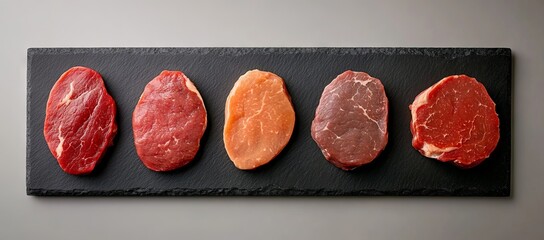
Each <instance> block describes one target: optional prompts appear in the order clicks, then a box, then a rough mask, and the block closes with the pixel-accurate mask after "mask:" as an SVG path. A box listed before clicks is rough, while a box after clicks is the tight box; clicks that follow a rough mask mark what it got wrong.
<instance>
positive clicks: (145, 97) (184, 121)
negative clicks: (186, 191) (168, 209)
mask: <svg viewBox="0 0 544 240" xmlns="http://www.w3.org/2000/svg"><path fill="white" fill-rule="evenodd" d="M206 125H207V115H206V108H205V106H204V102H203V101H202V97H201V96H200V93H199V92H198V90H197V89H196V87H195V85H193V83H192V82H191V80H189V78H187V77H186V76H185V75H184V74H183V73H182V72H179V71H163V72H162V73H161V74H160V75H159V76H157V77H155V78H154V79H153V80H151V81H150V82H149V83H148V84H147V85H146V86H145V89H144V92H143V93H142V95H141V97H140V100H139V101H138V104H137V105H136V108H135V109H134V113H133V115H132V128H133V132H134V145H135V146H136V152H137V153H138V156H139V157H140V159H141V160H142V162H143V164H144V165H145V166H146V167H147V168H149V169H151V170H153V171H170V170H174V169H177V168H180V167H182V166H184V165H186V164H188V163H189V162H191V161H192V160H193V159H194V158H195V155H196V153H197V152H198V149H199V147H200V139H201V138H202V135H204V131H205V130H206Z"/></svg>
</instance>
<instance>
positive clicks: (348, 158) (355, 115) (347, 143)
mask: <svg viewBox="0 0 544 240" xmlns="http://www.w3.org/2000/svg"><path fill="white" fill-rule="evenodd" d="M388 112H389V107H388V100H387V96H386V95H385V89H384V87H383V85H382V83H381V82H380V80H379V79H377V78H373V77H371V76H370V75H368V74H367V73H364V72H353V71H346V72H344V73H342V74H340V75H338V77H336V78H335V79H334V80H333V81H332V82H331V83H330V84H329V85H327V86H326V87H325V90H324V91H323V94H322V95H321V100H320V101H319V106H318V107H317V110H316V113H315V118H314V120H313V122H312V137H313V139H314V140H315V142H316V143H317V145H318V146H319V147H320V148H321V151H322V152H323V155H324V156H325V158H326V159H327V160H328V161H329V162H331V163H332V164H334V165H335V166H337V167H339V168H341V169H343V170H351V169H354V168H357V167H359V166H361V165H364V164H367V163H370V162H371V161H372V160H374V159H375V158H376V157H377V156H378V155H379V154H380V152H381V151H382V150H383V149H384V148H385V145H387V136H388V132H387V116H388Z"/></svg>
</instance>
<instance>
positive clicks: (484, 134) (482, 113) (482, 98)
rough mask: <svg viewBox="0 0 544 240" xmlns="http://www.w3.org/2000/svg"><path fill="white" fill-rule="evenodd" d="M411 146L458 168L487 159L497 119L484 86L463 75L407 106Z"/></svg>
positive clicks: (442, 82)
mask: <svg viewBox="0 0 544 240" xmlns="http://www.w3.org/2000/svg"><path fill="white" fill-rule="evenodd" d="M410 110H411V112H412V121H411V124H410V129H411V131H412V134H413V138H412V145H413V146H414V148H415V149H417V150H418V151H419V152H420V153H421V154H423V155H424V156H426V157H429V158H436V159H437V160H439V161H442V162H452V163H453V164H455V165H457V166H458V167H461V168H471V167H475V166H476V165H478V164H480V163H481V162H482V161H483V160H485V159H486V158H487V157H489V154H491V152H493V150H494V149H495V147H496V146H497V143H498V141H499V117H498V115H497V113H496V112H495V103H494V102H493V100H492V99H491V97H490V96H489V94H488V93H487V91H486V89H485V87H484V85H482V84H481V83H479V82H478V81H476V79H474V78H471V77H468V76H465V75H454V76H449V77H445V78H443V79H442V80H440V81H439V82H438V83H436V84H434V85H433V86H431V87H430V88H428V89H426V90H425V91H423V92H421V93H420V94H419V95H418V96H417V97H416V98H415V100H414V102H413V103H412V104H411V105H410Z"/></svg>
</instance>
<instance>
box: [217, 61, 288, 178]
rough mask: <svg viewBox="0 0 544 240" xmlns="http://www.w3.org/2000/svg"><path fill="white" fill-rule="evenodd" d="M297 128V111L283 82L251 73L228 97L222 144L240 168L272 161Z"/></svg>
mask: <svg viewBox="0 0 544 240" xmlns="http://www.w3.org/2000/svg"><path fill="white" fill-rule="evenodd" d="M294 126H295V110H294V109H293V105H292V104H291V97H290V96H289V93H288V92H287V88H286V87H285V84H284V82H283V79H282V78H280V77H279V76H278V75H276V74H274V73H270V72H264V71H259V70H251V71H248V72H247V73H246V74H244V75H242V76H241V77H240V78H239V79H238V81H237V82H236V84H234V87H233V88H232V90H231V91H230V94H229V96H228V97H227V102H226V106H225V129H224V131H223V141H224V143H225V148H226V150H227V153H228V155H229V157H230V159H231V160H232V162H233V163H234V165H235V166H236V167H237V168H239V169H244V170H245V169H254V168H257V167H259V166H261V165H264V164H266V163H268V162H270V161H271V160H272V159H273V158H274V157H276V155H278V154H279V153H280V152H281V150H282V149H283V148H284V147H285V145H287V142H289V139H290V138H291V134H292V133H293V128H294Z"/></svg>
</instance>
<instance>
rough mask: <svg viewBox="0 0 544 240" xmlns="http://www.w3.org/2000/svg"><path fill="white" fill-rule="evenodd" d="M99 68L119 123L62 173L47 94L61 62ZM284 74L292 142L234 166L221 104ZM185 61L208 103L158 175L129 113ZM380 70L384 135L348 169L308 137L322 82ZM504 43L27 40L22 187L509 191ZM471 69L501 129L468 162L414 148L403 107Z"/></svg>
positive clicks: (73, 190) (176, 191) (138, 191)
mask: <svg viewBox="0 0 544 240" xmlns="http://www.w3.org/2000/svg"><path fill="white" fill-rule="evenodd" d="M75 65H82V66H87V67H90V68H93V69H95V70H97V71H98V72H100V73H101V74H102V76H103V78H104V80H105V82H106V86H107V88H108V90H109V92H110V94H111V95H112V96H113V98H114V99H115V100H116V102H117V107H118V119H117V121H118V125H119V133H118V136H117V137H116V139H115V145H114V146H113V147H112V148H110V149H109V150H108V152H107V154H106V156H105V157H104V159H103V161H102V162H101V164H100V165H99V166H98V168H97V169H96V170H95V171H94V172H93V173H92V174H91V175H87V176H71V175H68V174H65V173H64V172H63V171H62V170H61V169H60V168H59V166H58V164H57V162H56V160H55V159H54V158H53V156H52V155H51V153H50V152H49V150H48V148H47V145H46V143H45V140H44V137H43V130H42V129H43V121H44V117H45V104H46V102H47V98H48V94H49V91H50V89H51V87H52V86H53V84H54V83H55V81H56V80H57V79H58V77H59V76H60V75H61V74H62V73H63V72H64V71H66V70H67V69H68V68H70V67H72V66H75ZM255 68H257V69H261V70H266V71H272V72H274V73H276V74H278V75H279V76H281V77H283V78H284V80H285V82H286V84H287V87H288V90H289V92H290V94H291V96H292V101H293V104H294V107H295V110H296V117H297V122H296V126H295V131H294V134H293V136H292V138H291V141H290V143H289V144H288V145H287V147H286V148H285V149H284V150H283V152H282V153H281V154H280V155H279V156H278V157H277V158H276V159H275V160H273V161H272V162H271V163H269V164H268V165H265V166H264V167H262V168H260V169H257V170H255V171H240V170H238V169H236V168H235V167H234V165H233V164H232V163H231V162H230V160H229V159H228V156H227V154H226V152H225V150H224V147H223V142H222V130H223V121H224V115H223V114H224V113H223V111H224V104H225V100H226V97H227V95H228V93H229V91H230V89H231V88H232V86H233V84H234V82H235V81H236V80H237V79H238V77H239V76H240V75H242V74H243V73H245V72H246V71H247V70H250V69H255ZM164 69H168V70H182V71H184V72H185V74H186V75H187V76H188V77H189V78H191V80H192V81H193V82H194V83H195V84H196V86H197V87H198V89H199V90H200V93H201V94H202V96H203V98H204V102H205V104H206V108H207V110H208V121H209V123H208V125H209V126H208V130H207V132H206V133H205V136H204V138H203V140H202V147H201V150H200V152H199V154H198V155H197V158H196V159H195V160H194V161H193V163H191V164H190V165H188V166H186V167H184V168H183V169H180V170H177V171H173V172H168V173H156V172H152V171H150V170H148V169H147V168H145V167H144V165H143V164H142V163H141V162H140V160H139V159H138V157H137V155H136V153H135V150H134V146H133V137H132V130H131V127H132V126H131V115H132V111H133V109H134V106H135V104H136V102H137V100H138V98H139V96H140V94H141V92H142V90H143V88H144V86H145V85H146V84H147V83H148V82H149V81H150V80H151V79H152V78H153V77H155V76H156V75H158V74H159V73H160V72H161V71H162V70H164ZM347 69H351V70H356V71H365V72H367V73H369V74H370V75H372V76H374V77H377V78H379V79H381V81H382V82H383V84H384V86H385V88H386V92H387V95H388V97H389V101H390V120H389V128H390V132H389V144H388V145H387V147H386V149H385V151H384V152H383V153H382V154H381V155H380V156H379V157H378V159H376V160H375V161H374V162H373V163H371V164H370V165H367V166H363V167H361V168H360V169H358V170H356V171H353V172H344V171H342V170H340V169H337V168H336V167H334V166H333V165H331V164H330V163H328V162H327V161H326V160H325V159H324V157H323V156H322V154H321V152H320V150H319V149H318V147H317V146H316V144H315V143H314V142H313V140H312V138H311V136H310V124H311V121H312V119H313V116H314V111H315V108H316V107H317V104H318V101H319V97H320V95H321V92H322V90H323V88H324V87H325V85H327V84H328V83H329V82H330V81H331V80H332V79H333V78H334V77H336V76H337V75H338V74H340V73H342V72H343V71H344V70H347ZM511 69H512V66H511V51H510V49H505V48H484V49H466V48H90V49H80V48H49V49H47V48H31V49H29V50H28V102H27V110H28V115H27V117H28V119H27V131H28V132H27V194H29V195H104V196H109V195H456V196H457V195H458V196H509V195H510V167H511V163H510V155H511V137H510V134H511V132H510V121H511V115H510V112H511V107H510V103H511V100H510V95H511V84H512V83H511V71H512V70H511ZM452 74H467V75H469V76H472V77H475V78H477V79H478V80H479V81H480V82H482V83H483V84H484V85H485V87H486V88H487V90H488V92H489V94H490V95H491V98H492V99H493V100H494V101H495V102H496V104H497V112H498V114H499V117H500V128H501V132H500V134H501V138H500V141H499V144H498V146H497V148H496V150H495V151H494V152H493V153H492V155H491V156H490V158H489V159H488V160H486V161H485V162H484V163H483V164H481V165H480V166H478V167H476V168H474V169H470V170H460V169H458V168H456V167H454V166H453V165H450V164H444V163H440V162H438V161H435V160H432V159H427V158H425V157H423V156H421V155H420V154H419V153H418V152H417V151H416V150H414V149H413V148H412V146H411V137H412V135H411V133H410V130H409V122H410V112H409V110H408V105H409V104H410V103H411V102H412V101H413V100H414V97H415V96H416V95H417V94H418V93H419V92H420V91H422V90H424V89H426V88H427V87H429V86H431V85H432V84H434V83H435V82H436V81H438V80H440V79H442V78H443V77H445V76H448V75H452Z"/></svg>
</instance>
